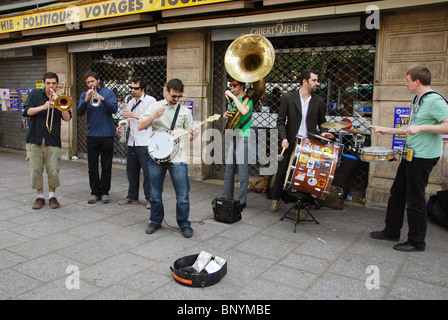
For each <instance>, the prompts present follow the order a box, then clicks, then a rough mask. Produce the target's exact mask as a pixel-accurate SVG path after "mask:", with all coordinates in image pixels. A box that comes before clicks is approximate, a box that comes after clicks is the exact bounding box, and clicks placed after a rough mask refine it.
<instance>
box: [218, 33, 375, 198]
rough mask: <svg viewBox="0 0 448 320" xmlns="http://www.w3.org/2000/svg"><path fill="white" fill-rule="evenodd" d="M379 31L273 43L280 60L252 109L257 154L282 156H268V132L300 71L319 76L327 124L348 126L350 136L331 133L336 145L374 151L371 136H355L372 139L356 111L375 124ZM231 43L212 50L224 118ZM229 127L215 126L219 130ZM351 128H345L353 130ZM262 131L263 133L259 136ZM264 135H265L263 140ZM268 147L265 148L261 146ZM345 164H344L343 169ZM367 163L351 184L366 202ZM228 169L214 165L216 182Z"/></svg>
mask: <svg viewBox="0 0 448 320" xmlns="http://www.w3.org/2000/svg"><path fill="white" fill-rule="evenodd" d="M375 39H376V32H375V30H373V31H371V30H365V31H361V32H353V33H344V34H325V35H313V36H294V37H280V38H270V39H269V40H270V41H271V42H272V44H273V46H274V48H275V54H276V60H275V65H274V67H273V68H272V70H271V72H270V73H269V74H268V75H267V76H266V78H265V80H266V90H265V94H264V95H263V96H262V97H261V99H260V101H258V102H257V104H256V105H255V106H254V111H255V113H254V117H253V122H252V127H253V128H254V129H255V130H256V133H257V141H258V142H259V143H258V149H260V148H266V150H267V152H268V153H269V152H274V154H278V153H279V150H278V149H275V150H271V151H269V146H270V145H271V144H270V141H269V139H270V137H269V129H275V128H276V119H277V113H278V108H279V103H280V96H281V94H282V93H286V92H289V91H293V90H298V88H299V76H300V71H301V70H303V69H314V70H316V71H317V72H318V73H319V80H320V83H321V84H320V87H319V90H318V92H317V93H318V94H319V95H321V96H322V97H323V98H324V99H325V100H326V103H327V114H326V118H327V121H328V122H334V121H337V122H340V121H349V122H351V125H352V128H351V130H352V132H349V131H347V130H341V129H331V130H330V132H333V133H334V134H335V136H336V137H337V140H338V142H339V143H340V144H341V145H343V146H344V149H343V153H350V152H351V151H353V149H354V148H355V146H356V147H358V149H359V146H360V145H361V142H362V146H370V140H369V137H370V136H369V135H368V134H356V133H354V132H353V131H356V130H359V131H362V132H367V133H369V127H368V125H367V124H365V122H364V121H363V120H362V119H359V117H358V116H357V115H356V114H355V113H354V111H356V112H358V113H359V114H362V115H363V117H364V118H367V119H368V120H370V119H371V114H372V98H373V97H372V96H373V95H372V89H373V82H374V66H375ZM230 43H231V41H220V42H215V43H214V48H213V49H214V50H213V52H214V53H213V71H214V78H213V97H212V98H213V100H212V101H213V104H212V108H213V109H214V110H212V113H220V114H223V113H224V112H225V109H226V107H227V103H226V99H225V96H224V92H225V90H226V88H227V80H228V79H227V72H226V69H225V66H224V54H225V52H226V50H227V47H228V46H229V45H230ZM224 125H225V122H221V123H218V122H216V123H214V126H215V128H217V129H219V130H221V129H222V127H223V126H224ZM349 125H350V123H348V124H347V126H349ZM261 129H263V130H261ZM262 135H267V136H265V137H263V136H262ZM263 141H266V145H264V144H263V143H262V142H263ZM342 161H344V158H342V159H341V161H340V163H341V162H342ZM262 166H263V165H262V164H260V163H257V164H256V165H251V166H250V175H251V176H253V177H257V176H258V175H259V172H260V167H262ZM368 169H369V166H368V164H367V163H363V164H361V167H360V168H359V169H358V171H357V173H356V175H355V177H354V178H353V179H352V182H351V193H352V196H353V197H354V198H356V199H359V200H362V199H363V198H364V194H365V189H366V187H367V179H368ZM224 170H225V167H224V165H221V164H213V165H212V170H211V174H212V177H213V178H223V176H224Z"/></svg>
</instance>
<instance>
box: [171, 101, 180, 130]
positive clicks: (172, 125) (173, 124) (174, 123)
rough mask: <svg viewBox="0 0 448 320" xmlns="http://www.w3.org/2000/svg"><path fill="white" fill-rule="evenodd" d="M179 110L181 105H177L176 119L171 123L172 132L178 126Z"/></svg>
mask: <svg viewBox="0 0 448 320" xmlns="http://www.w3.org/2000/svg"><path fill="white" fill-rule="evenodd" d="M179 109H180V104H179V103H178V104H177V108H176V112H175V113H174V118H173V122H172V123H171V129H170V130H171V131H173V130H174V126H175V125H176V121H177V116H178V115H179Z"/></svg>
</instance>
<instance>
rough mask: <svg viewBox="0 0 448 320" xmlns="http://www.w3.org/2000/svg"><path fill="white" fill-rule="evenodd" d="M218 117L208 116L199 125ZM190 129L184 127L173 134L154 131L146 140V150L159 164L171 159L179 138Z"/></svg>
mask: <svg viewBox="0 0 448 320" xmlns="http://www.w3.org/2000/svg"><path fill="white" fill-rule="evenodd" d="M219 117H220V115H219V114H215V115H213V116H211V117H208V118H207V119H206V120H204V121H202V122H201V123H200V124H199V126H202V125H203V124H204V123H206V122H213V121H215V120H218V119H219ZM191 129H192V128H189V129H186V130H184V131H181V132H179V133H177V134H175V135H173V133H172V132H171V131H170V130H160V131H156V132H154V133H153V134H152V136H151V137H150V138H149V140H148V152H149V155H150V156H151V158H152V159H153V160H154V161H155V162H157V163H159V164H160V163H164V162H169V161H171V160H172V159H173V158H174V157H175V156H176V154H177V152H178V151H179V138H180V137H182V136H184V135H186V134H188V133H190V130H191Z"/></svg>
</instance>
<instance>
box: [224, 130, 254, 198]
mask: <svg viewBox="0 0 448 320" xmlns="http://www.w3.org/2000/svg"><path fill="white" fill-rule="evenodd" d="M226 160H227V161H228V162H227V163H226V169H225V173H224V194H223V196H224V197H225V198H226V199H231V200H233V196H234V188H235V171H236V166H237V165H238V173H239V177H240V192H239V195H238V200H239V201H240V204H246V200H247V188H248V187H249V138H247V137H240V136H238V137H233V140H232V143H231V145H230V147H229V150H228V157H227V159H226Z"/></svg>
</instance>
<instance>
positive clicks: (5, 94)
mask: <svg viewBox="0 0 448 320" xmlns="http://www.w3.org/2000/svg"><path fill="white" fill-rule="evenodd" d="M0 94H1V95H2V99H1V100H2V111H10V110H11V102H10V100H9V89H0Z"/></svg>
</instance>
